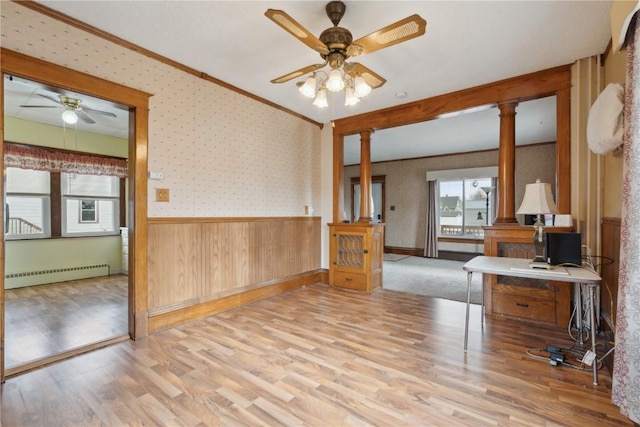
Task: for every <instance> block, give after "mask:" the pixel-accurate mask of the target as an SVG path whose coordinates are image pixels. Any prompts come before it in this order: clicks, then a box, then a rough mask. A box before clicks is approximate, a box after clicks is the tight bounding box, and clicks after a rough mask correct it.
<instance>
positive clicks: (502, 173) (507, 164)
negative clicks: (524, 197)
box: [494, 102, 518, 224]
mask: <svg viewBox="0 0 640 427" xmlns="http://www.w3.org/2000/svg"><path fill="white" fill-rule="evenodd" d="M517 105H518V103H517V102H505V103H502V104H499V105H498V107H499V108H500V149H499V154H498V192H497V195H498V212H497V216H496V220H495V222H494V223H495V224H517V223H518V220H517V219H516V208H515V170H516V106H517Z"/></svg>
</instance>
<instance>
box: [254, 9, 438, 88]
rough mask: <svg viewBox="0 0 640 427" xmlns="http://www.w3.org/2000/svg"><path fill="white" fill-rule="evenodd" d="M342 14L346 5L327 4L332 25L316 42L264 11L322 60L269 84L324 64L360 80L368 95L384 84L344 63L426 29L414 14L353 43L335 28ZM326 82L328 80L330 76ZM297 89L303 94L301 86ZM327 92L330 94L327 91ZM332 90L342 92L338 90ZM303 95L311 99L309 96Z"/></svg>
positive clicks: (358, 67) (367, 71) (286, 18)
mask: <svg viewBox="0 0 640 427" xmlns="http://www.w3.org/2000/svg"><path fill="white" fill-rule="evenodd" d="M345 11H346V5H345V4H344V3H343V2H341V1H331V2H329V3H328V4H327V6H326V13H327V16H328V17H329V19H330V20H331V22H332V23H333V27H330V28H328V29H326V30H324V31H323V32H322V34H320V37H319V38H318V37H316V36H314V35H313V34H311V33H310V32H309V31H308V30H307V29H306V28H304V27H303V26H302V25H300V24H299V23H298V22H296V21H295V20H294V19H293V18H291V17H290V16H289V15H287V13H285V12H283V11H282V10H275V9H268V10H267V11H266V12H265V15H266V16H267V17H268V18H269V19H271V20H272V21H273V22H275V23H276V24H278V25H279V26H280V27H282V28H283V29H285V30H286V31H287V32H289V33H290V34H291V35H293V36H294V37H295V38H297V39H298V40H300V41H301V42H302V43H304V44H306V45H307V46H309V47H310V48H311V49H313V50H315V51H316V52H318V53H319V54H320V56H321V57H322V58H323V59H324V60H325V61H324V63H322V64H314V65H309V66H306V67H304V68H301V69H299V70H296V71H293V72H291V73H288V74H285V75H283V76H280V77H278V78H275V79H273V80H271V83H284V82H287V81H289V80H291V79H294V78H296V77H299V76H302V75H305V74H308V73H311V72H315V71H316V70H319V69H320V68H323V67H324V66H326V65H327V64H328V65H329V66H330V67H331V69H332V70H339V69H341V68H342V69H343V70H344V73H345V75H346V76H348V77H347V78H352V79H356V78H357V77H358V76H360V77H362V78H363V79H364V81H365V82H366V83H367V84H368V86H370V88H369V91H370V90H371V88H377V87H380V86H382V85H383V84H385V83H386V80H385V79H384V78H383V77H381V76H379V75H378V74H376V73H375V72H373V71H371V70H370V69H369V68H367V67H365V66H364V65H362V64H360V63H357V62H349V63H347V62H346V60H347V59H349V58H351V57H354V56H362V55H366V54H368V53H372V52H375V51H377V50H380V49H383V48H386V47H389V46H393V45H395V44H398V43H402V42H405V41H407V40H411V39H413V38H415V37H419V36H421V35H423V34H424V33H425V29H426V26H427V22H426V21H425V20H424V19H422V18H421V17H420V16H419V15H417V14H414V15H411V16H408V17H407V18H404V19H402V20H400V21H398V22H395V23H393V24H390V25H388V26H386V27H384V28H381V29H380V30H378V31H374V32H373V33H371V34H369V35H366V36H364V37H361V38H359V39H357V40H355V41H354V40H353V36H352V35H351V32H350V31H349V30H347V29H346V28H342V27H339V26H338V24H339V23H340V20H341V19H342V17H343V16H344V13H345ZM328 80H330V76H329V79H328ZM299 86H300V88H301V92H303V94H304V91H303V90H302V85H299ZM327 88H328V89H329V90H332V89H331V88H330V87H327ZM314 90H315V81H314ZM333 90H334V91H337V90H342V87H341V88H340V89H337V90H335V89H333ZM306 95H307V96H310V97H312V95H311V93H310V92H309V94H306ZM314 95H315V94H314Z"/></svg>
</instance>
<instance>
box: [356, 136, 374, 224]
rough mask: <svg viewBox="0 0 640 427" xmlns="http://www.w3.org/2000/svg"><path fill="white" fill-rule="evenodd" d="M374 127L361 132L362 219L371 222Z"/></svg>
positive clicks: (360, 220)
mask: <svg viewBox="0 0 640 427" xmlns="http://www.w3.org/2000/svg"><path fill="white" fill-rule="evenodd" d="M372 133H373V129H367V130H364V131H362V132H360V219H358V222H366V223H371V222H372V217H371V134H372Z"/></svg>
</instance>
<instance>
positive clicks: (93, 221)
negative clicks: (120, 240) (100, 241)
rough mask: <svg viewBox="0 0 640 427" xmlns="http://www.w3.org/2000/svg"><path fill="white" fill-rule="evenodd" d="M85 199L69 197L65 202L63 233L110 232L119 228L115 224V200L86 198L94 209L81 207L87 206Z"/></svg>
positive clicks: (117, 204) (116, 211)
mask: <svg viewBox="0 0 640 427" xmlns="http://www.w3.org/2000/svg"><path fill="white" fill-rule="evenodd" d="M84 202H87V200H86V199H85V200H82V199H71V198H67V199H65V200H64V203H65V212H64V214H65V218H64V220H65V234H74V233H76V234H77V233H94V234H103V233H104V234H110V233H114V232H116V230H118V229H119V227H120V224H117V218H118V215H117V213H118V207H119V203H118V202H117V201H115V200H88V202H94V205H93V206H94V208H95V209H94V210H91V209H86V210H85V209H82V207H83V205H84V207H89V205H88V204H86V203H84Z"/></svg>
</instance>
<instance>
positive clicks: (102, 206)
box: [60, 173, 120, 236]
mask: <svg viewBox="0 0 640 427" xmlns="http://www.w3.org/2000/svg"><path fill="white" fill-rule="evenodd" d="M60 182H61V188H62V190H61V192H62V218H63V221H62V235H63V236H76V235H91V236H95V235H102V234H114V233H116V232H117V231H118V230H119V227H120V224H119V219H120V217H119V212H120V179H119V178H117V177H114V176H97V175H78V174H72V173H61V174H60Z"/></svg>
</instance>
